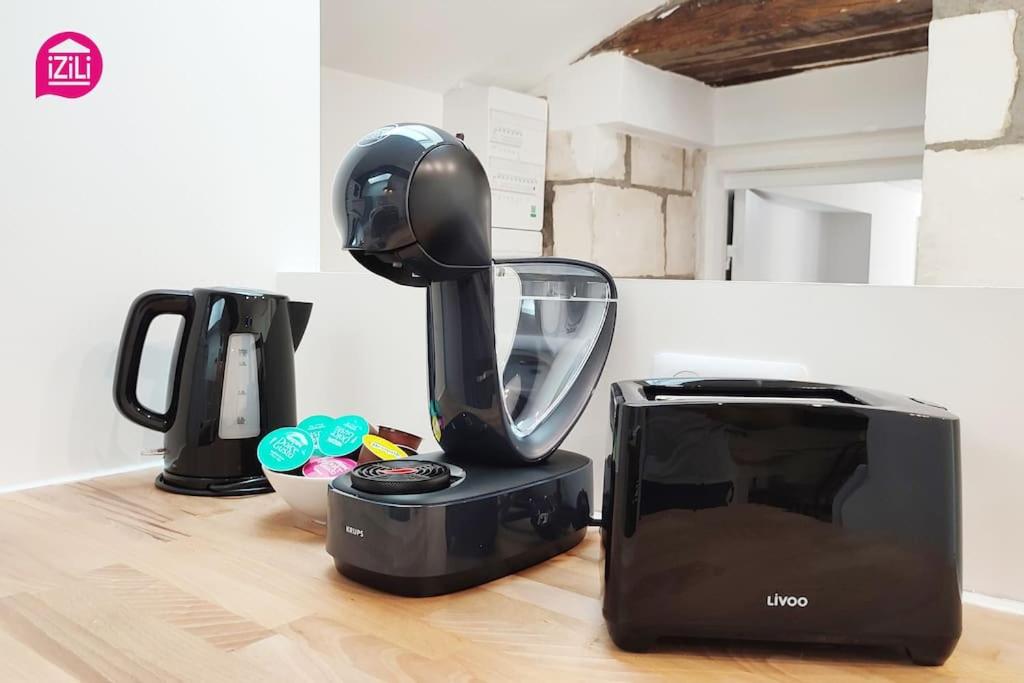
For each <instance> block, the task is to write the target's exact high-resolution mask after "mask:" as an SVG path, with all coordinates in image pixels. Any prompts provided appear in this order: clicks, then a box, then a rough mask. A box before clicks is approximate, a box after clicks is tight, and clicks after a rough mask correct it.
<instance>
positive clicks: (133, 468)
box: [0, 458, 164, 494]
mask: <svg viewBox="0 0 1024 683" xmlns="http://www.w3.org/2000/svg"><path fill="white" fill-rule="evenodd" d="M163 464H164V461H163V459H162V458H157V459H156V460H155V461H154V462H142V463H135V464H133V465H124V466H122V467H111V468H109V469H103V470H92V471H90V472H81V473H79V474H72V475H68V476H66V477H55V478H53V479H41V480H38V481H29V482H24V483H21V484H14V485H12V486H0V494H4V493H14V492H15V491H25V490H28V489H37V488H40V487H43V486H59V485H60V484H71V483H73V482H76V481H85V480H86V479H96V478H98V477H109V476H111V475H114V474H127V473H129V472H138V471H139V470H148V469H157V468H159V467H163Z"/></svg>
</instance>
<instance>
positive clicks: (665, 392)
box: [601, 379, 961, 665]
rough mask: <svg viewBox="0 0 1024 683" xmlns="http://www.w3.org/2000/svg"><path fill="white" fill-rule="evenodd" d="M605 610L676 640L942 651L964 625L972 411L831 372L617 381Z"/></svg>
mask: <svg viewBox="0 0 1024 683" xmlns="http://www.w3.org/2000/svg"><path fill="white" fill-rule="evenodd" d="M611 393H612V397H611V400H612V415H611V420H612V433H613V446H612V449H613V450H612V454H611V456H609V458H608V460H607V461H606V465H605V478H604V504H603V511H602V522H601V524H602V529H601V535H602V545H603V549H604V557H605V565H604V616H605V620H606V622H607V625H608V629H609V632H610V633H611V636H612V639H613V640H614V641H615V643H616V644H617V645H618V646H619V647H621V648H623V649H626V650H643V649H646V648H647V647H649V646H650V645H651V644H652V643H653V641H655V640H657V639H659V638H662V637H682V638H727V639H743V640H760V641H795V642H823V643H849V644H858V645H881V646H895V647H899V648H902V649H905V650H906V652H907V654H908V655H909V656H910V658H911V659H912V660H913V661H914V662H916V663H918V664H929V665H937V664H941V663H942V662H944V661H945V660H946V658H947V657H948V656H949V655H950V653H951V652H952V651H953V648H954V647H955V646H956V643H957V640H958V639H959V637H960V624H961V603H960V591H961V587H960V583H961V551H960V544H961V540H960V533H961V532H960V453H959V420H958V419H957V417H956V416H955V415H952V414H951V413H949V412H948V411H947V410H945V409H944V408H942V407H939V406H936V405H933V404H930V403H926V402H924V401H919V400H917V399H913V398H907V397H902V396H895V395H891V394H886V393H882V392H877V391H871V390H866V389H859V388H853V387H845V386H835V385H828V384H814V383H807V382H790V381H765V380H732V379H729V380H714V379H670V380H646V381H628V382H617V383H615V384H613V385H612V391H611Z"/></svg>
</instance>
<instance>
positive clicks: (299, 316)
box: [288, 301, 313, 350]
mask: <svg viewBox="0 0 1024 683" xmlns="http://www.w3.org/2000/svg"><path fill="white" fill-rule="evenodd" d="M312 312H313V304H311V303H307V302H305V301H289V302H288V320H290V321H291V325H292V344H294V346H295V349H296V350H298V348H299V342H301V341H302V335H304V334H305V333H306V325H308V324H309V314H310V313H312Z"/></svg>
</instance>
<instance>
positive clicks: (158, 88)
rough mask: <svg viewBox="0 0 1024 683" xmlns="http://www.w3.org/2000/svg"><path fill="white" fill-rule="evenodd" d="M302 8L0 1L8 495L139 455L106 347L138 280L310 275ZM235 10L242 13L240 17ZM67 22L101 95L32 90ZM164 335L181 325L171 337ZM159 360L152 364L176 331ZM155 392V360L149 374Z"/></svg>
mask: <svg viewBox="0 0 1024 683" xmlns="http://www.w3.org/2000/svg"><path fill="white" fill-rule="evenodd" d="M318 11H319V10H318V3H317V2H315V1H313V0H275V1H272V2H260V3H251V2H244V1H243V0H223V1H218V2H201V1H199V0H181V1H180V2H173V3H157V2H117V3H113V2H88V3H85V2H73V1H72V0H48V1H47V2H4V3H0V44H3V46H4V48H3V54H4V58H3V68H0V119H2V120H3V124H4V125H3V126H2V131H0V188H2V190H0V196H2V199H0V229H2V232H3V246H2V247H0V285H2V288H3V290H4V291H5V292H6V293H7V296H8V298H7V301H6V303H5V306H4V325H3V328H2V338H3V346H2V353H0V385H2V386H3V388H4V391H3V393H2V395H0V429H2V430H3V431H4V433H6V434H7V435H8V436H9V437H16V441H17V443H16V444H8V447H6V448H4V449H3V452H2V455H0V487H11V486H17V485H25V484H28V483H30V482H38V481H41V480H48V479H54V478H59V477H63V476H69V475H74V476H78V477H84V476H88V475H89V474H90V473H94V472H96V471H101V470H110V469H115V468H119V467H126V466H132V465H137V464H140V463H143V462H144V461H143V460H142V459H141V458H140V456H139V452H140V450H141V449H143V448H146V447H152V446H157V445H159V444H160V443H161V439H162V437H161V435H159V434H156V433H153V432H147V431H145V430H143V429H142V428H140V427H136V426H135V425H133V424H131V423H129V422H128V421H127V420H125V419H124V418H122V417H121V416H119V415H118V414H117V412H116V410H115V409H114V404H113V400H112V398H111V393H112V387H111V385H112V382H113V365H114V355H115V352H116V349H117V344H118V339H119V336H120V334H121V327H122V325H123V324H124V318H125V315H126V313H127V311H128V305H129V304H130V303H131V301H132V299H133V298H134V297H135V296H136V295H138V294H139V293H141V292H142V291H144V290H147V289H153V288H176V289H186V288H192V287H198V286H212V285H235V286H245V287H253V288H265V289H272V288H273V287H274V284H275V274H276V273H277V272H278V271H280V270H307V269H308V270H314V269H316V268H317V265H318V263H317V262H318V239H317V224H318V211H317V197H318V195H317V182H318V178H317V157H318V155H319V140H318V138H319V132H318V131H319V125H318V123H319V112H318V93H319V83H318V76H319V67H318V64H319V18H318ZM243 19H244V20H243ZM68 30H73V31H77V32H80V33H83V34H85V35H87V36H88V37H89V38H91V39H92V40H93V41H94V42H95V43H96V44H97V46H98V47H99V49H100V51H101V53H102V55H103V61H104V68H103V74H102V77H101V80H100V81H99V83H98V85H97V86H96V88H95V89H94V90H93V91H92V92H90V93H88V94H87V95H85V96H84V97H81V98H78V99H62V98H57V97H52V96H46V97H40V98H38V99H37V98H35V96H34V95H35V91H34V83H33V80H34V77H35V71H34V66H35V58H36V51H37V50H38V49H39V47H40V45H42V43H43V41H44V40H46V39H47V38H48V37H50V36H51V35H54V34H56V33H60V32H63V31H68ZM172 327H173V326H172ZM156 341H157V346H158V348H156V349H154V351H155V353H156V355H157V356H161V357H162V358H163V359H164V361H166V357H167V356H169V354H170V340H169V339H168V338H167V336H161V337H160V338H159V339H157V340H156ZM149 367H150V368H151V371H150V372H148V373H146V374H145V375H144V376H143V378H142V380H143V384H144V385H145V386H144V389H145V390H146V393H148V394H150V395H157V396H159V395H161V394H162V393H163V386H164V385H165V383H166V377H167V375H166V362H164V363H160V362H157V363H154V364H152V365H150V366H149Z"/></svg>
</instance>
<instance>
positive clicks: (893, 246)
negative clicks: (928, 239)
mask: <svg viewBox="0 0 1024 683" xmlns="http://www.w3.org/2000/svg"><path fill="white" fill-rule="evenodd" d="M772 192H773V193H774V194H777V195H785V196H787V197H791V198H795V199H800V200H806V201H813V202H817V203H819V204H825V205H829V206H834V207H837V208H839V209H843V210H846V211H857V212H860V213H867V214H870V215H871V261H870V272H869V275H868V278H869V279H868V281H869V282H870V283H871V284H873V285H912V284H914V282H915V274H916V269H917V230H918V218H919V217H920V215H921V194H920V192H918V191H913V190H908V189H904V187H903V186H902V185H900V184H893V183H850V184H843V185H816V186H806V187H787V188H774V189H773V190H772Z"/></svg>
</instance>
